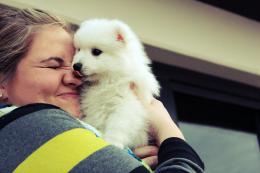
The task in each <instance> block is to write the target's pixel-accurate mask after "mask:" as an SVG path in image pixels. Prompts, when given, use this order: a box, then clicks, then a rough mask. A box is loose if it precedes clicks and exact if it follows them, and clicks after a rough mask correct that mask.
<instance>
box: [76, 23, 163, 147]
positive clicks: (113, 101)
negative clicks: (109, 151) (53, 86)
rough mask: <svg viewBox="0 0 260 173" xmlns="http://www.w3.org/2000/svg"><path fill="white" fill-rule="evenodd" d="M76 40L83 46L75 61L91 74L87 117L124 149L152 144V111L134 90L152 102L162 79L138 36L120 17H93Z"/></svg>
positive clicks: (83, 97) (85, 96)
mask: <svg viewBox="0 0 260 173" xmlns="http://www.w3.org/2000/svg"><path fill="white" fill-rule="evenodd" d="M74 42H75V47H76V48H78V49H79V51H78V52H77V53H76V55H75V57H74V61H73V64H77V63H80V64H82V68H81V69H80V71H81V73H82V74H83V75H85V76H87V77H86V85H85V87H84V88H83V90H82V93H81V107H82V111H83V113H84V114H85V115H86V118H85V120H84V121H86V122H87V123H89V124H91V125H93V126H94V127H96V128H97V129H98V130H100V131H101V132H102V133H103V137H104V139H105V140H107V141H109V142H111V143H113V144H114V145H116V146H118V147H120V148H123V147H136V146H140V145H145V144H147V142H148V134H147V128H148V124H147V116H148V113H147V110H146V109H145V108H144V106H143V105H142V104H141V102H140V101H139V100H138V99H137V97H136V95H135V94H134V92H136V94H137V95H138V96H140V97H141V98H143V99H144V101H145V102H147V103H150V101H151V100H152V98H153V96H154V95H155V96H158V95H159V84H158V82H157V80H156V79H155V77H154V75H153V74H152V72H151V70H150V67H149V64H150V60H149V59H148V57H147V56H146V54H145V52H144V50H143V46H142V44H141V43H140V41H139V40H138V38H137V37H136V35H135V34H134V33H133V32H132V31H131V29H130V28H129V27H128V26H127V25H126V24H124V23H122V22H120V21H117V20H106V19H99V20H90V21H87V22H84V23H83V24H82V25H81V27H80V29H79V30H78V31H77V32H76V34H75V39H74ZM131 85H132V86H135V87H134V88H135V89H134V92H133V90H131V89H130V86H131Z"/></svg>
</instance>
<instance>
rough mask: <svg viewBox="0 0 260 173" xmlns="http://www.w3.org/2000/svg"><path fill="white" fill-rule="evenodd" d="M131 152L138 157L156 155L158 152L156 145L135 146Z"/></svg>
mask: <svg viewBox="0 0 260 173" xmlns="http://www.w3.org/2000/svg"><path fill="white" fill-rule="evenodd" d="M133 152H134V153H135V154H136V155H137V156H138V157H140V158H145V157H149V156H157V154H158V147H156V146H144V147H139V148H135V149H134V150H133Z"/></svg>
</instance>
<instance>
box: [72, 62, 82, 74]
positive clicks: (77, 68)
mask: <svg viewBox="0 0 260 173" xmlns="http://www.w3.org/2000/svg"><path fill="white" fill-rule="evenodd" d="M73 69H74V72H73V73H74V75H75V76H76V77H83V74H82V73H81V69H82V64H81V63H76V64H74V65H73Z"/></svg>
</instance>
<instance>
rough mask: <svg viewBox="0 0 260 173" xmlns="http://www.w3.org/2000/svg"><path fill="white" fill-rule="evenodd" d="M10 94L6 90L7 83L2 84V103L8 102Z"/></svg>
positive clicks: (0, 100)
mask: <svg viewBox="0 0 260 173" xmlns="http://www.w3.org/2000/svg"><path fill="white" fill-rule="evenodd" d="M7 100H8V95H7V92H6V86H5V84H2V83H1V84H0V103H3V102H7Z"/></svg>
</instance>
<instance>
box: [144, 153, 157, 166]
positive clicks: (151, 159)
mask: <svg viewBox="0 0 260 173" xmlns="http://www.w3.org/2000/svg"><path fill="white" fill-rule="evenodd" d="M142 160H143V161H144V162H145V163H146V164H147V165H149V166H150V167H151V168H152V169H153V168H155V167H156V166H157V165H158V157H157V156H151V157H147V158H145V159H142Z"/></svg>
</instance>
